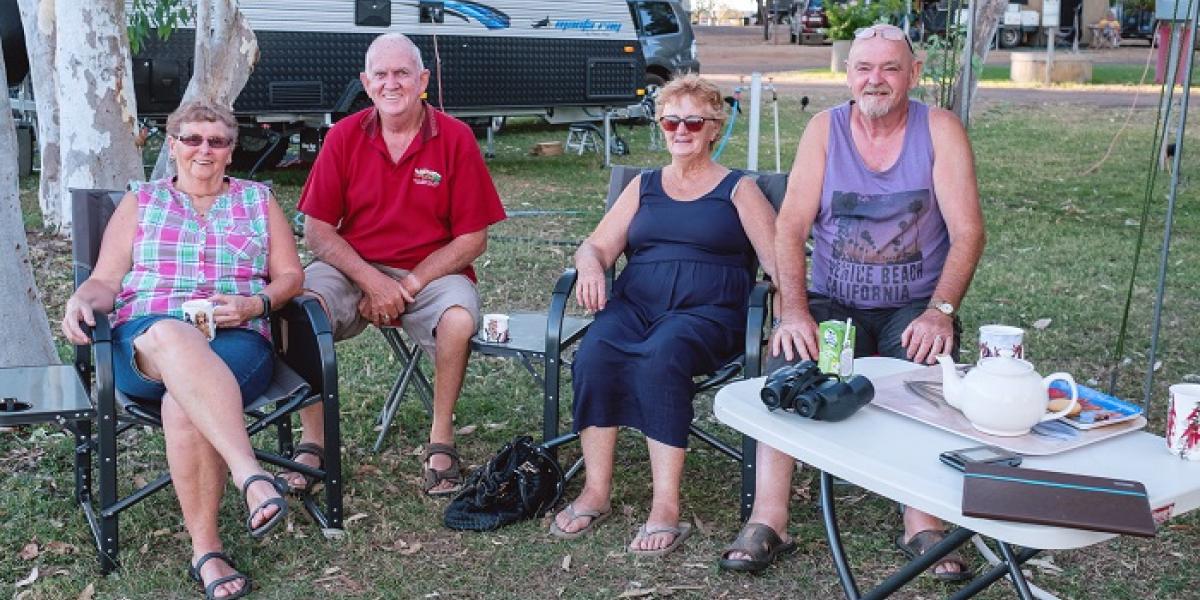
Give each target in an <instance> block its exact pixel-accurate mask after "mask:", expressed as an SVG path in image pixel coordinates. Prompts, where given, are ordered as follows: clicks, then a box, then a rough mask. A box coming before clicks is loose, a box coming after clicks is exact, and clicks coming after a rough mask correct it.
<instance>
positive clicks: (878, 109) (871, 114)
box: [856, 94, 892, 119]
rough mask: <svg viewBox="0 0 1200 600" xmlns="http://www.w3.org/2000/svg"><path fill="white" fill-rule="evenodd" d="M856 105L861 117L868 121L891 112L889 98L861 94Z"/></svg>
mask: <svg viewBox="0 0 1200 600" xmlns="http://www.w3.org/2000/svg"><path fill="white" fill-rule="evenodd" d="M856 104H857V105H858V110H860V111H862V113H863V116H865V117H867V118H868V119H878V118H880V117H883V116H884V115H886V114H888V113H889V112H892V97H891V96H872V95H869V94H863V95H862V97H861V98H859V99H858V102H857V103H856Z"/></svg>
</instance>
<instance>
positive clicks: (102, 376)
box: [75, 313, 117, 423]
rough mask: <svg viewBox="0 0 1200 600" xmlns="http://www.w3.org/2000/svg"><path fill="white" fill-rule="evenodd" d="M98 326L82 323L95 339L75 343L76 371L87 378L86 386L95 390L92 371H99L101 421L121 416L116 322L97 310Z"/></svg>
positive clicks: (98, 385) (84, 382)
mask: <svg viewBox="0 0 1200 600" xmlns="http://www.w3.org/2000/svg"><path fill="white" fill-rule="evenodd" d="M95 318H96V325H95V326H91V327H89V326H88V324H87V323H80V325H81V326H82V327H83V331H84V332H85V333H87V334H88V337H90V338H92V343H91V344H89V345H87V346H75V371H76V372H77V373H78V374H79V376H80V380H81V381H83V387H84V389H86V390H87V391H88V392H89V393H90V392H91V391H92V381H91V374H92V373H91V371H92V370H93V369H94V370H95V374H96V381H95V386H96V390H95V391H96V416H97V417H98V418H99V419H100V420H102V421H103V420H105V419H109V420H111V422H113V423H115V422H116V418H117V395H116V393H117V388H116V382H115V381H114V379H113V358H112V325H111V324H110V323H109V322H108V315H106V314H103V313H96V314H95Z"/></svg>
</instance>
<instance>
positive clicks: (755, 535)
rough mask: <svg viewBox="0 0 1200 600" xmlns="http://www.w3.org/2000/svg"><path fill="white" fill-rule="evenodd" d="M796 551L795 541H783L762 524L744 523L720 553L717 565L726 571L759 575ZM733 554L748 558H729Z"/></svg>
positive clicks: (773, 531) (772, 530)
mask: <svg viewBox="0 0 1200 600" xmlns="http://www.w3.org/2000/svg"><path fill="white" fill-rule="evenodd" d="M796 549H797V546H796V541H795V540H789V541H787V542H785V541H783V538H780V537H779V534H777V533H775V530H774V529H772V528H770V527H769V526H767V525H764V524H762V523H746V526H745V527H742V530H741V532H739V533H738V536H737V538H735V539H734V540H733V543H731V544H729V546H727V547H726V548H725V551H724V552H722V553H721V561H720V562H719V563H718V564H719V565H720V566H721V568H722V569H725V570H727V571H741V572H743V573H760V572H762V571H764V570H766V568H767V567H769V566H771V564H772V563H774V562H775V559H777V558H779V557H780V556H781V555H784V554H792V553H793V552H795V551H796ZM734 552H742V553H745V554H748V555H750V558H729V555H730V554H732V553H734Z"/></svg>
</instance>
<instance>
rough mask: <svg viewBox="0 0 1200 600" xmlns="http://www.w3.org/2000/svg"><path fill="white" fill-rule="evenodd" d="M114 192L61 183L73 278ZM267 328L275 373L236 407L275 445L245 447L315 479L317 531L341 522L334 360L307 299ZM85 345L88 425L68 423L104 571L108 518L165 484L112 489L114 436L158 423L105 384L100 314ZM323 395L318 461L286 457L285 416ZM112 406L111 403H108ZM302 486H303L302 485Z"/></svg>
mask: <svg viewBox="0 0 1200 600" xmlns="http://www.w3.org/2000/svg"><path fill="white" fill-rule="evenodd" d="M123 195H124V194H123V192H118V191H109V190H71V200H72V218H73V224H72V229H71V231H72V240H71V253H72V257H73V261H74V265H75V286H76V287H78V286H79V285H80V284H81V283H83V282H84V280H86V279H87V278H88V276H89V275H90V274H91V272H92V269H93V267H94V266H95V264H96V259H97V257H98V256H99V254H100V240H101V238H102V237H103V234H104V228H105V226H106V225H107V224H108V220H109V218H110V217H111V216H112V214H113V211H114V210H115V208H116V203H117V202H119V201H120V199H121V197H122V196H123ZM271 332H272V336H273V339H274V344H275V349H276V353H277V357H276V360H275V377H274V379H273V381H272V382H271V386H270V388H269V389H268V390H267V391H266V393H264V394H263V395H262V396H260V397H259V398H258V399H257V400H255V401H254V402H253V403H251V404H250V405H249V406H247V407H246V409H245V414H246V417H247V423H248V425H247V427H246V430H247V432H249V433H250V435H251V436H252V439H253V436H254V434H257V433H259V432H261V431H263V430H264V429H267V428H268V427H272V426H273V427H274V428H275V429H276V431H277V435H278V449H277V451H276V452H274V453H272V452H268V451H265V450H260V449H258V448H255V451H254V452H255V455H256V456H257V458H258V460H260V461H263V462H267V463H270V464H273V465H276V466H279V467H282V468H285V469H289V470H293V471H297V472H301V473H304V474H306V475H309V476H311V477H315V478H317V480H318V481H320V482H322V483H323V484H324V485H323V487H324V493H323V496H324V507H323V508H322V507H321V506H320V502H319V496H317V495H315V494H314V493H311V492H310V493H309V494H306V495H305V497H304V507H305V509H306V510H307V511H308V513H309V514H310V515H312V517H313V520H315V521H316V522H317V524H318V525H319V526H320V527H322V528H325V529H341V528H342V518H343V516H342V486H343V480H342V463H341V454H340V452H339V449H340V448H341V431H340V421H339V417H338V390H337V363H336V362H335V360H334V354H333V334H332V332H331V330H330V326H329V321H328V319H327V318H326V316H325V311H323V310H322V309H321V306H320V304H319V303H318V302H317V301H316V300H315V299H313V298H297V299H294V300H292V301H291V302H289V303H288V305H287V306H285V307H283V308H282V309H281V310H279V311H278V312H276V313H275V314H274V315H272V318H271ZM91 336H92V344H91V345H90V346H76V347H75V369H76V371H77V372H78V373H79V376H80V378H81V380H82V381H83V384H84V387H85V388H87V390H88V392H89V393H92V392H94V396H93V398H94V402H95V405H96V416H95V424H96V427H95V428H96V430H97V433H96V434H95V435H92V433H91V429H92V425H91V423H84V424H83V425H82V426H80V427H77V428H76V429H75V436H76V453H77V454H78V455H80V456H82V457H83V460H80V461H77V466H76V473H75V478H76V489H77V495H78V501H79V503H80V504H81V505H82V507H83V510H84V513H85V515H86V517H87V521H88V525H90V526H91V529H92V537H93V538H94V539H95V542H96V549H97V554H98V557H99V560H100V570H101V572H102V573H107V572H109V571H111V570H113V569H115V568H117V567H118V566H119V563H118V551H119V548H120V546H119V541H120V538H119V536H118V517H119V515H120V514H121V512H122V511H124V510H125V509H127V508H129V507H131V506H133V505H134V504H137V503H138V502H140V501H142V500H144V499H145V498H146V497H148V496H150V495H151V494H153V493H154V492H157V491H159V490H161V489H162V488H164V487H166V486H167V485H168V484H170V483H171V477H170V475H169V474H166V473H164V474H163V475H161V476H159V477H158V478H156V479H155V480H153V481H151V482H149V483H147V484H145V485H143V486H140V487H138V488H137V489H135V490H133V491H132V492H131V493H129V494H128V495H126V496H124V497H120V498H119V497H118V485H117V465H118V464H119V461H120V460H121V456H120V454H119V453H118V450H117V438H118V436H120V435H121V434H122V433H124V432H125V431H127V430H129V429H131V428H134V427H138V426H143V425H148V426H151V427H162V421H161V419H160V415H159V409H158V406H157V405H151V404H144V403H137V402H133V401H132V400H131V399H130V398H128V397H126V396H125V395H124V394H122V393H120V392H119V391H117V390H116V389H115V387H114V385H113V370H112V336H111V330H110V325H109V322H108V319H107V318H106V316H105V315H96V327H95V328H93V329H92V331H91ZM317 402H321V403H323V406H324V412H325V448H326V456H325V468H324V469H314V468H311V467H308V466H306V465H303V464H299V463H296V462H295V461H292V460H291V459H290V458H288V457H290V456H291V454H292V450H293V447H292V429H291V415H292V413H293V412H295V411H296V410H298V409H300V408H303V407H305V406H308V405H311V404H315V403H317ZM118 407H120V410H119V411H118ZM93 456H94V457H95V460H96V461H97V462H98V463H99V468H98V471H99V481H98V488H99V490H98V491H99V500H98V501H97V500H96V499H95V498H93V496H92V475H93V473H92V458H93ZM311 490H312V488H311V487H310V491H311Z"/></svg>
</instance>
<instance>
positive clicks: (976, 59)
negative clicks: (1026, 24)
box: [948, 0, 1008, 123]
mask: <svg viewBox="0 0 1200 600" xmlns="http://www.w3.org/2000/svg"><path fill="white" fill-rule="evenodd" d="M1007 5H1008V0H983V1H982V2H980V3H979V6H978V8H977V9H976V10H977V12H976V13H975V24H974V26H975V30H974V33H973V34H972V44H971V45H972V48H971V60H969V61H962V63H963V64H960V65H959V68H958V76H957V77H955V79H954V87H953V88H952V89H951V92H950V95H951V102H950V106H949V107H948V108H950V110H952V111H954V112H955V113H956V114H958V115H963V116H965V115H967V114H968V112H969V111H970V110H971V107H970V106H969V105H968V106H966V107H965V111H964V106H963V102H964V100H965V98H964V97H963V85H962V84H963V81H964V78H966V77H968V76H971V94H970V98H972V99H974V98H975V90H976V88H978V87H979V74H978V73H977V72H975V68H976V65H979V66H980V68H982V65H984V64H985V63H986V62H987V56H988V52H989V51H990V50H991V48H992V38H993V37H995V35H996V29H997V28H998V27H999V26H1000V19H1001V17H1003V16H1004V8H1005V6H1007ZM968 120H969V119H965V118H964V119H963V121H964V123H965V122H967V121H968Z"/></svg>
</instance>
